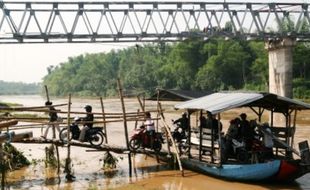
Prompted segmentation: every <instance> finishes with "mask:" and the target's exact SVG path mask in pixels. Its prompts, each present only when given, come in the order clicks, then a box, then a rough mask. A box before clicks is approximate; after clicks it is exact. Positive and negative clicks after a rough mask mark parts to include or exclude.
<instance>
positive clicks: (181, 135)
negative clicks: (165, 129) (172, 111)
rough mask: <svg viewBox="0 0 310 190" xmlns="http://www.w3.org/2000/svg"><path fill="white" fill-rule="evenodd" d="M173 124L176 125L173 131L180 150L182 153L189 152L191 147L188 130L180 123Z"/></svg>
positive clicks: (173, 136)
mask: <svg viewBox="0 0 310 190" xmlns="http://www.w3.org/2000/svg"><path fill="white" fill-rule="evenodd" d="M172 123H173V120H172ZM173 125H174V126H175V129H174V130H173V131H172V132H171V133H172V138H173V140H174V141H175V142H176V144H177V147H178V149H179V152H180V153H181V154H185V153H187V152H188V149H189V146H188V139H187V137H188V136H187V132H186V131H185V130H184V129H183V128H182V127H181V126H180V125H179V124H173Z"/></svg>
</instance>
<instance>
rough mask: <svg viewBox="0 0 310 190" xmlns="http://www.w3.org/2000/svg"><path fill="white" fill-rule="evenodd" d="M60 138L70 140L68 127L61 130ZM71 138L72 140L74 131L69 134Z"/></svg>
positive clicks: (62, 140) (64, 140)
mask: <svg viewBox="0 0 310 190" xmlns="http://www.w3.org/2000/svg"><path fill="white" fill-rule="evenodd" d="M59 140H60V141H61V142H68V131H67V128H63V129H61V131H60V132H59ZM69 140H72V133H70V135H69Z"/></svg>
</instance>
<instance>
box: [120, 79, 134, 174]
mask: <svg viewBox="0 0 310 190" xmlns="http://www.w3.org/2000/svg"><path fill="white" fill-rule="evenodd" d="M117 84H118V90H119V96H120V99H121V104H122V110H123V119H124V129H125V140H126V147H127V149H128V150H130V149H129V139H128V128H127V120H126V110H125V103H124V98H123V90H122V85H121V81H120V79H117ZM128 163H129V176H130V177H131V176H132V171H131V169H132V167H131V154H130V152H129V153H128Z"/></svg>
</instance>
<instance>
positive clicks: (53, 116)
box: [41, 101, 61, 139]
mask: <svg viewBox="0 0 310 190" xmlns="http://www.w3.org/2000/svg"><path fill="white" fill-rule="evenodd" d="M52 105H53V103H52V102H50V101H46V102H45V106H47V107H48V109H49V113H48V115H49V124H48V126H47V128H46V130H45V132H44V135H42V136H41V137H42V138H44V139H46V137H47V134H48V131H49V129H50V128H51V127H53V128H54V127H55V128H56V129H57V131H58V132H60V128H59V124H57V122H61V118H60V117H58V115H57V112H56V109H55V108H54V106H52Z"/></svg>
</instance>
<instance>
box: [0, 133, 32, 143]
mask: <svg viewBox="0 0 310 190" xmlns="http://www.w3.org/2000/svg"><path fill="white" fill-rule="evenodd" d="M32 137H33V133H32V131H26V132H22V133H18V134H16V133H14V132H10V133H2V134H0V143H2V142H4V141H18V140H22V139H25V138H32Z"/></svg>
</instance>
